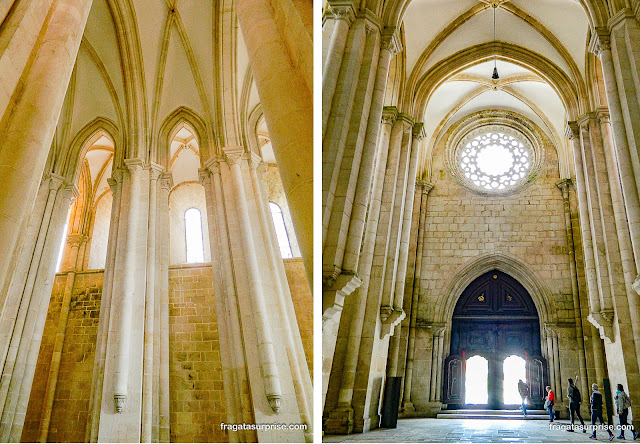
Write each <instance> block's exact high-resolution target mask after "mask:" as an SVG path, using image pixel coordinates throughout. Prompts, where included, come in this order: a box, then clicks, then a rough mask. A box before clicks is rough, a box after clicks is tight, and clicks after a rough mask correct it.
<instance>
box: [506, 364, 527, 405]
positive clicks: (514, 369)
mask: <svg viewBox="0 0 640 444" xmlns="http://www.w3.org/2000/svg"><path fill="white" fill-rule="evenodd" d="M502 368H503V373H504V380H503V385H502V393H503V397H504V399H503V402H504V403H505V404H507V405H508V404H520V403H521V402H522V398H520V394H519V393H518V381H519V380H520V379H522V380H523V381H524V382H527V374H526V373H527V372H526V370H525V360H524V359H522V358H521V357H520V356H516V355H511V356H509V357H508V358H506V359H505V360H504V364H503V367H502Z"/></svg>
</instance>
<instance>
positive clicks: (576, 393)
mask: <svg viewBox="0 0 640 444" xmlns="http://www.w3.org/2000/svg"><path fill="white" fill-rule="evenodd" d="M568 381H569V387H567V397H568V398H569V417H570V418H571V428H569V429H567V431H568V432H574V431H575V430H574V428H573V427H574V421H575V419H576V416H577V417H578V419H579V420H580V424H581V425H582V433H587V429H586V428H585V426H584V421H583V420H582V415H581V414H580V403H581V402H582V395H581V394H580V390H578V387H576V385H575V384H574V383H573V379H571V378H569V379H568Z"/></svg>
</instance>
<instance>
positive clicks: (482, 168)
mask: <svg viewBox="0 0 640 444" xmlns="http://www.w3.org/2000/svg"><path fill="white" fill-rule="evenodd" d="M458 165H459V166H460V169H461V170H462V173H463V174H464V177H465V178H466V179H467V180H468V181H470V182H471V183H472V184H474V185H475V186H476V187H478V188H480V189H481V190H486V191H504V190H508V189H511V188H514V187H516V186H518V185H519V184H521V183H522V182H523V181H524V180H526V177H527V174H528V173H529V171H530V169H531V153H530V151H529V149H528V147H527V146H526V145H525V144H524V143H522V142H521V141H520V140H518V139H517V138H515V137H513V136H512V135H509V134H505V133H501V132H487V133H483V134H480V135H478V136H476V137H474V138H473V139H471V140H470V141H469V142H468V143H467V144H466V145H465V146H464V148H463V149H462V150H460V156H459V164H458Z"/></svg>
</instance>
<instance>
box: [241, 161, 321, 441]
mask: <svg viewBox="0 0 640 444" xmlns="http://www.w3.org/2000/svg"><path fill="white" fill-rule="evenodd" d="M258 165H259V166H258ZM258 168H259V169H260V174H261V175H262V174H264V171H265V169H266V164H265V163H261V162H260V160H259V159H258V158H257V156H256V155H255V154H252V159H251V161H250V162H249V169H250V174H251V182H252V184H253V189H254V193H255V195H256V206H257V207H258V211H259V213H260V226H261V229H262V235H263V238H264V239H265V243H266V246H267V250H268V252H267V253H268V254H267V255H268V259H269V261H270V268H272V270H273V272H274V275H275V279H274V281H275V286H276V293H277V300H278V301H277V302H278V304H277V305H278V311H279V312H280V318H281V319H282V320H284V322H283V324H282V328H283V331H284V337H285V338H284V339H285V348H286V350H287V357H288V359H289V367H290V368H291V374H292V377H293V386H294V390H295V392H296V399H297V401H298V405H299V407H300V417H301V419H302V422H303V423H304V424H306V425H307V429H306V430H305V440H306V441H307V442H313V417H312V414H311V413H312V409H313V387H312V385H311V377H310V375H309V367H308V366H307V362H306V357H305V354H304V349H303V347H302V340H301V338H300V331H299V328H298V323H297V322H296V314H295V311H294V308H293V303H292V301H291V293H290V290H289V283H288V281H287V276H286V272H285V269H284V264H283V262H282V258H281V255H280V249H279V247H278V245H277V236H276V232H275V227H274V225H273V219H272V217H271V212H270V211H269V210H268V202H269V200H268V198H267V196H268V194H267V190H266V186H265V184H264V180H262V179H261V178H259V177H258Z"/></svg>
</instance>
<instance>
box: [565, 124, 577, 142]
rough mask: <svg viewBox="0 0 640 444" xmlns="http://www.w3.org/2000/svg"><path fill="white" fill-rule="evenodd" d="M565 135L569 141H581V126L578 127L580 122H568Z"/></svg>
mask: <svg viewBox="0 0 640 444" xmlns="http://www.w3.org/2000/svg"><path fill="white" fill-rule="evenodd" d="M564 133H565V135H566V136H567V138H568V139H569V140H573V139H579V138H580V126H579V125H578V122H576V121H575V120H574V121H571V122H567V126H566V127H565V130H564Z"/></svg>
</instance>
